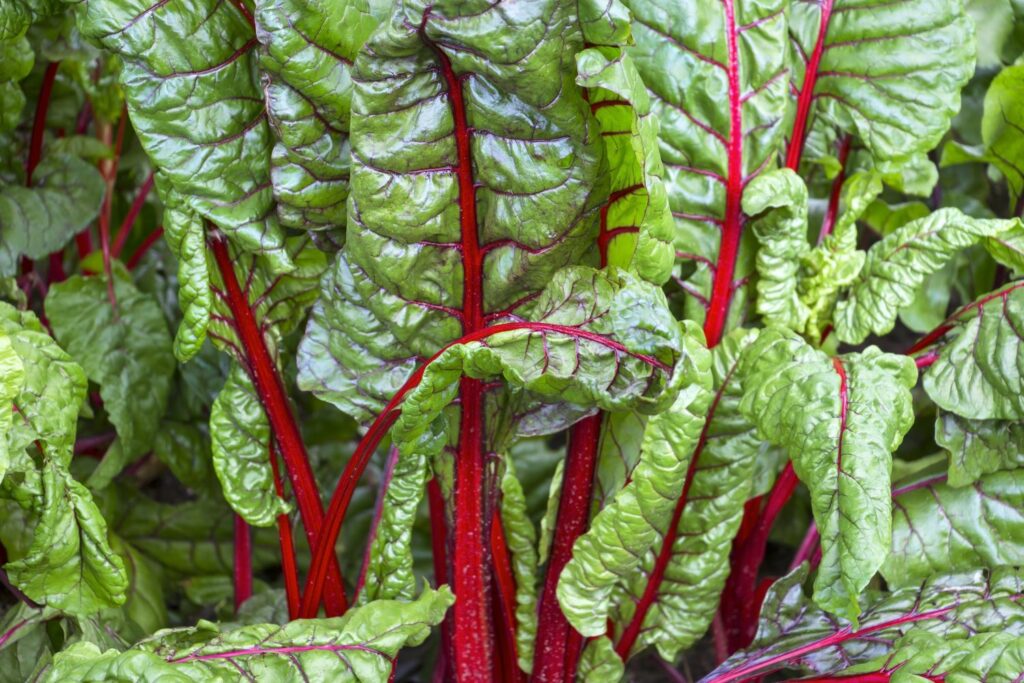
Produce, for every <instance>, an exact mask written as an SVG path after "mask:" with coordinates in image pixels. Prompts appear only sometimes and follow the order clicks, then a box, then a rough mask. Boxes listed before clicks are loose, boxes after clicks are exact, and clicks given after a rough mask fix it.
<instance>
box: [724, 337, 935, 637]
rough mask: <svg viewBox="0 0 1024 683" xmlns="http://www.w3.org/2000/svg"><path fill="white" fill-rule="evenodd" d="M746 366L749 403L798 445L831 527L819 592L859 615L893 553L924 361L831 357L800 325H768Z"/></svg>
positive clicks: (763, 421)
mask: <svg viewBox="0 0 1024 683" xmlns="http://www.w3.org/2000/svg"><path fill="white" fill-rule="evenodd" d="M745 359H746V360H745V362H744V364H743V365H742V366H741V369H740V372H741V375H742V377H743V382H744V386H746V387H749V390H748V392H747V393H746V395H745V396H744V397H743V402H742V404H741V410H742V411H743V413H744V414H745V415H746V416H747V417H748V418H749V419H751V420H752V421H753V422H754V423H755V424H757V426H758V430H759V432H760V433H761V434H762V435H764V437H765V438H767V439H768V440H770V441H772V442H773V443H776V444H778V445H781V446H785V447H786V448H787V450H788V451H789V456H790V459H791V460H792V461H793V466H794V468H795V469H796V473H797V476H799V477H800V480H801V481H803V482H804V483H805V484H806V485H807V487H808V488H809V489H810V492H811V508H812V510H813V512H814V518H815V521H816V522H817V524H818V528H819V529H820V531H821V538H822V540H821V544H822V561H821V568H820V569H819V571H818V575H817V578H816V579H815V584H814V586H815V601H816V602H817V603H818V604H819V605H821V606H822V607H823V608H825V609H827V610H828V611H830V612H833V613H837V614H840V615H843V616H846V617H847V618H849V619H851V620H855V619H856V618H857V614H858V613H859V612H860V607H859V600H858V596H859V595H860V593H861V591H862V590H864V588H865V587H866V586H867V584H868V581H869V580H870V579H871V577H872V576H874V574H875V572H876V571H877V570H878V568H879V567H880V566H881V564H882V562H883V560H884V559H885V557H886V555H887V554H888V552H889V547H890V530H891V522H892V504H891V502H890V498H891V492H890V483H889V482H890V472H891V468H892V452H893V451H894V450H895V449H896V447H897V446H899V444H900V442H901V441H902V440H903V436H904V434H905V433H906V432H907V430H909V429H910V427H911V425H912V424H913V416H914V414H913V409H912V405H911V395H910V389H911V388H913V386H914V384H915V383H916V382H917V370H916V369H915V367H914V362H913V360H911V359H910V358H908V357H906V356H896V355H892V354H886V353H882V352H881V351H879V350H878V349H877V348H874V347H869V348H868V349H867V350H865V351H863V352H861V353H854V354H846V355H844V356H842V357H837V358H829V357H828V356H827V355H826V354H825V353H823V352H821V351H818V350H816V349H814V348H812V347H810V346H809V345H807V344H806V343H805V342H804V341H803V340H802V339H800V338H799V337H798V336H797V335H795V334H794V333H792V332H788V331H782V330H777V329H769V330H766V331H765V332H762V333H761V335H760V337H759V338H758V340H757V341H756V342H755V343H754V345H753V347H752V348H751V349H750V351H749V353H747V354H746V355H745Z"/></svg>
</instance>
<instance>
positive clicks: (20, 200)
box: [0, 156, 105, 276]
mask: <svg viewBox="0 0 1024 683" xmlns="http://www.w3.org/2000/svg"><path fill="white" fill-rule="evenodd" d="M32 178H33V183H34V184H33V186H32V187H20V186H16V185H6V186H3V187H0V276H10V275H13V274H14V270H15V267H16V266H17V264H18V259H19V258H20V257H22V256H27V257H29V258H32V259H38V258H44V257H45V256H47V255H48V254H50V253H51V252H54V251H57V250H59V249H61V248H62V247H63V246H64V245H65V244H67V242H68V240H70V239H71V238H72V237H73V236H74V235H75V234H77V233H78V232H80V231H81V230H82V229H83V228H85V227H86V226H87V225H89V223H91V222H92V221H93V219H94V218H96V215H97V214H98V213H99V209H100V203H101V202H102V201H103V193H104V190H105V184H104V182H103V177H102V176H101V175H100V173H99V171H98V170H97V169H96V167H95V166H93V165H92V164H89V163H88V162H85V161H82V160H81V159H77V158H75V157H58V156H48V157H46V158H45V159H43V161H42V162H41V163H40V164H39V166H37V167H36V169H35V172H34V173H33V175H32Z"/></svg>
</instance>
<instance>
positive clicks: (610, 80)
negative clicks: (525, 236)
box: [576, 0, 675, 284]
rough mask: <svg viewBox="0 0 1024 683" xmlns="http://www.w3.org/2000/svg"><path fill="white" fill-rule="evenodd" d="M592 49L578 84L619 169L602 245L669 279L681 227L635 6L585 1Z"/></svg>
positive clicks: (616, 261)
mask: <svg viewBox="0 0 1024 683" xmlns="http://www.w3.org/2000/svg"><path fill="white" fill-rule="evenodd" d="M579 13H580V23H581V25H582V27H583V38H584V40H585V41H586V42H587V44H588V45H592V46H594V47H588V48H587V49H585V50H583V51H581V52H580V53H578V54H577V55H576V70H577V76H576V83H577V84H578V85H580V86H582V87H584V88H587V100H588V101H589V102H590V108H591V111H593V112H594V116H595V117H596V118H597V121H598V124H599V125H600V127H601V136H602V138H603V139H604V145H605V157H606V158H607V159H608V165H609V169H610V172H611V187H610V194H609V198H608V201H607V203H606V205H605V207H604V208H603V209H602V210H601V211H602V213H601V222H600V233H599V235H598V247H599V248H600V249H601V250H602V251H603V252H606V253H607V262H608V263H609V264H611V265H615V266H619V267H622V268H629V269H631V270H633V271H635V272H636V273H638V274H639V275H640V276H641V277H643V278H644V279H646V280H648V281H650V282H653V283H655V284H663V283H664V282H665V281H666V280H667V279H668V278H669V276H670V275H671V273H672V266H673V264H674V263H675V252H674V247H673V241H674V240H673V236H674V232H675V228H674V225H673V221H672V214H671V211H670V209H669V205H668V194H667V191H666V189H665V184H664V182H663V181H662V176H663V175H664V172H665V169H664V167H663V166H662V163H661V155H660V153H659V151H658V128H659V122H658V119H657V117H656V116H655V115H654V113H653V111H652V109H651V100H650V96H649V95H648V93H647V89H646V88H645V86H644V83H643V81H642V80H641V78H640V72H639V71H638V70H637V67H636V65H635V64H634V63H633V60H632V59H631V58H630V57H629V55H628V54H626V52H625V47H626V46H627V45H628V44H629V43H630V42H631V36H630V26H629V10H628V9H626V7H625V6H624V5H623V4H622V2H620V1H619V0H614V2H612V3H607V2H602V1H601V0H587V1H586V2H583V3H580V7H579Z"/></svg>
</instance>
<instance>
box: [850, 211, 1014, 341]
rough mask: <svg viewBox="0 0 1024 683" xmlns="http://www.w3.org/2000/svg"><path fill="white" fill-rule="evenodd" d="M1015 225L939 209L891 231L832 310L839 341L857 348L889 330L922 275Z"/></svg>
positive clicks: (920, 280)
mask: <svg viewBox="0 0 1024 683" xmlns="http://www.w3.org/2000/svg"><path fill="white" fill-rule="evenodd" d="M1016 226H1018V221H1016V220H986V219H976V218H971V217H970V216H967V215H965V214H963V213H961V212H960V211H958V210H956V209H940V210H939V211H936V212H935V213H933V214H931V215H930V216H927V217H925V218H921V219H918V220H914V221H911V222H910V223H907V224H906V225H904V226H903V227H902V228H900V229H898V230H896V231H895V232H893V233H890V234H889V235H887V236H886V237H885V238H883V239H882V240H880V241H879V242H876V243H875V244H874V245H872V247H871V248H870V249H869V250H868V254H867V262H866V263H865V264H864V269H863V270H862V271H861V273H860V276H859V277H858V279H857V281H856V282H855V283H854V285H853V287H852V288H851V289H850V290H849V292H848V294H847V296H846V297H845V298H844V299H843V300H842V301H840V302H839V304H838V305H837V307H836V314H835V329H836V334H837V335H838V336H839V339H840V340H842V341H844V342H848V343H851V344H858V343H860V342H862V341H864V339H865V338H866V337H867V336H868V335H869V334H872V333H874V334H885V333H887V332H889V331H890V330H892V328H893V325H894V324H895V322H896V315H897V313H898V312H899V309H900V308H902V307H903V306H906V305H908V304H910V303H912V302H913V300H914V295H915V293H916V292H917V289H918V287H920V286H921V283H923V282H924V280H925V278H926V277H927V276H929V275H931V274H932V273H934V272H936V271H937V270H939V269H940V268H942V267H943V266H944V265H945V264H946V263H947V262H948V261H949V260H950V259H951V258H952V257H953V255H954V254H956V253H957V252H959V251H960V250H961V249H964V248H966V247H969V246H971V245H972V244H975V243H977V242H978V241H980V240H981V239H983V238H986V237H992V236H994V235H998V234H1000V233H1002V232H1005V231H1007V230H1010V229H1011V228H1014V227H1016Z"/></svg>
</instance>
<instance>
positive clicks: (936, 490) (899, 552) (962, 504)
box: [881, 470, 1024, 588]
mask: <svg viewBox="0 0 1024 683" xmlns="http://www.w3.org/2000/svg"><path fill="white" fill-rule="evenodd" d="M894 494H895V495H894V496H893V507H894V512H893V528H892V551H891V552H890V553H889V557H888V558H886V560H885V564H883V565H882V567H881V573H882V576H884V577H885V580H886V583H887V584H888V585H889V586H890V587H891V588H892V587H897V588H898V587H902V586H909V585H915V584H918V583H919V582H921V581H923V580H924V579H926V578H928V577H929V576H931V575H933V574H937V573H942V572H957V571H968V570H971V569H975V568H978V567H998V566H1017V565H1021V564H1024V514H1022V513H1021V509H1022V507H1024V471H1020V470H1014V471H1011V472H995V473H993V474H987V475H984V476H982V477H981V478H980V479H979V480H978V481H977V482H975V483H974V485H973V486H964V487H962V488H953V487H952V486H950V485H948V484H946V483H945V482H943V481H936V480H935V478H934V477H933V478H930V479H924V480H922V481H920V482H915V483H912V484H909V485H907V486H905V487H901V490H897V491H896V492H894Z"/></svg>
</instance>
